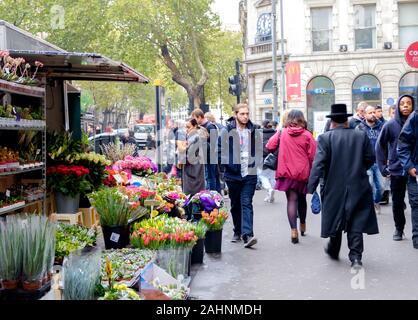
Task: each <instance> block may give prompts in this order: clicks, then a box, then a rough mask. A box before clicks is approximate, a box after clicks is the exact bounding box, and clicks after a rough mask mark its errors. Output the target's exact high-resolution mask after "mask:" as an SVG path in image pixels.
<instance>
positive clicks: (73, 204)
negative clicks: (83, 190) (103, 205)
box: [55, 192, 80, 213]
mask: <svg viewBox="0 0 418 320" xmlns="http://www.w3.org/2000/svg"><path fill="white" fill-rule="evenodd" d="M79 202H80V194H78V195H76V196H75V197H70V196H65V195H63V194H62V193H61V192H55V203H56V205H57V213H77V212H78V205H79Z"/></svg>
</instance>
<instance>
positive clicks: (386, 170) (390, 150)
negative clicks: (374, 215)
mask: <svg viewBox="0 0 418 320" xmlns="http://www.w3.org/2000/svg"><path fill="white" fill-rule="evenodd" d="M409 101H412V100H411V97H410V96H408V95H406V96H402V97H400V98H399V100H398V105H397V108H396V109H395V118H394V119H391V120H389V121H388V122H387V123H386V124H385V125H384V126H383V128H382V131H381V132H380V135H379V138H378V139H377V142H376V160H377V164H378V166H379V170H380V173H381V174H382V175H383V176H384V177H389V179H390V189H391V192H392V213H393V219H394V221H395V232H394V234H393V240H395V241H400V240H402V238H403V236H404V228H405V222H406V219H405V212H404V204H405V202H404V201H405V192H406V185H407V176H406V175H405V174H404V170H403V168H402V164H401V161H400V159H399V156H398V152H397V150H396V147H397V145H398V137H399V134H400V133H401V130H402V127H403V126H404V124H405V122H406V120H407V119H408V117H409V115H410V114H411V113H412V111H413V107H412V104H409V103H407V102H409Z"/></svg>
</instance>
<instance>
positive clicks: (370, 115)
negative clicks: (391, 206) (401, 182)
mask: <svg viewBox="0 0 418 320" xmlns="http://www.w3.org/2000/svg"><path fill="white" fill-rule="evenodd" d="M364 115H365V119H364V121H363V122H362V123H360V124H359V125H358V126H357V127H356V130H362V131H364V132H365V133H366V134H367V136H368V137H369V139H370V143H371V145H372V151H373V152H374V150H375V147H376V141H377V138H378V137H379V134H380V131H381V130H382V122H380V121H379V120H377V118H376V109H375V107H373V106H367V108H366V110H365V113H364ZM367 174H368V175H369V181H370V184H371V186H372V188H373V201H374V206H375V210H376V213H377V214H380V201H381V199H382V193H383V189H384V182H383V177H382V174H381V173H380V171H379V168H378V166H377V163H374V164H373V165H372V166H371V168H370V169H369V170H368V171H367Z"/></svg>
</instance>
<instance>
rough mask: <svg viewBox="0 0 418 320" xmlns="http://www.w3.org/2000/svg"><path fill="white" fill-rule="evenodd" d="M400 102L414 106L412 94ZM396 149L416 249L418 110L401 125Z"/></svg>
mask: <svg viewBox="0 0 418 320" xmlns="http://www.w3.org/2000/svg"><path fill="white" fill-rule="evenodd" d="M400 103H401V104H407V105H409V106H411V107H412V109H414V108H416V105H415V103H414V98H413V97H412V96H404V97H402V99H401V101H400ZM397 150H398V155H399V159H400V160H401V164H402V167H403V169H404V172H405V173H406V174H407V175H408V182H407V188H408V196H409V204H410V205H411V220H412V244H413V246H414V248H415V249H418V179H417V168H418V111H417V110H416V109H415V111H414V112H412V113H411V115H410V116H409V117H408V120H406V122H405V125H404V126H403V127H402V130H401V133H400V135H399V140H398V149H397Z"/></svg>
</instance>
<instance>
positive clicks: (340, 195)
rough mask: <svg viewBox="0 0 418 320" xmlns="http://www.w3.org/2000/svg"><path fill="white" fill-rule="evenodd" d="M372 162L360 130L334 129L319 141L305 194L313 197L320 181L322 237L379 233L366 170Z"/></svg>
mask: <svg viewBox="0 0 418 320" xmlns="http://www.w3.org/2000/svg"><path fill="white" fill-rule="evenodd" d="M374 161H375V157H374V152H373V150H372V147H371V144H370V140H369V139H368V137H367V135H366V134H365V133H364V132H363V131H360V130H354V129H351V128H343V127H337V128H335V129H333V130H330V131H328V132H325V133H324V134H322V135H320V136H319V137H318V143H317V149H316V153H315V158H314V162H313V165H312V170H311V174H310V176H309V183H308V190H309V193H313V192H314V191H315V190H316V188H317V186H318V184H319V182H320V179H321V178H323V180H324V185H323V188H322V189H321V199H322V213H321V214H322V219H321V237H323V238H327V237H330V236H334V235H336V233H337V231H340V230H343V231H350V232H361V233H368V234H375V233H378V232H379V229H378V226H377V219H376V213H375V211H374V205H373V195H372V187H371V185H370V183H369V177H368V175H367V170H368V169H369V168H370V167H371V166H372V165H373V163H374Z"/></svg>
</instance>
